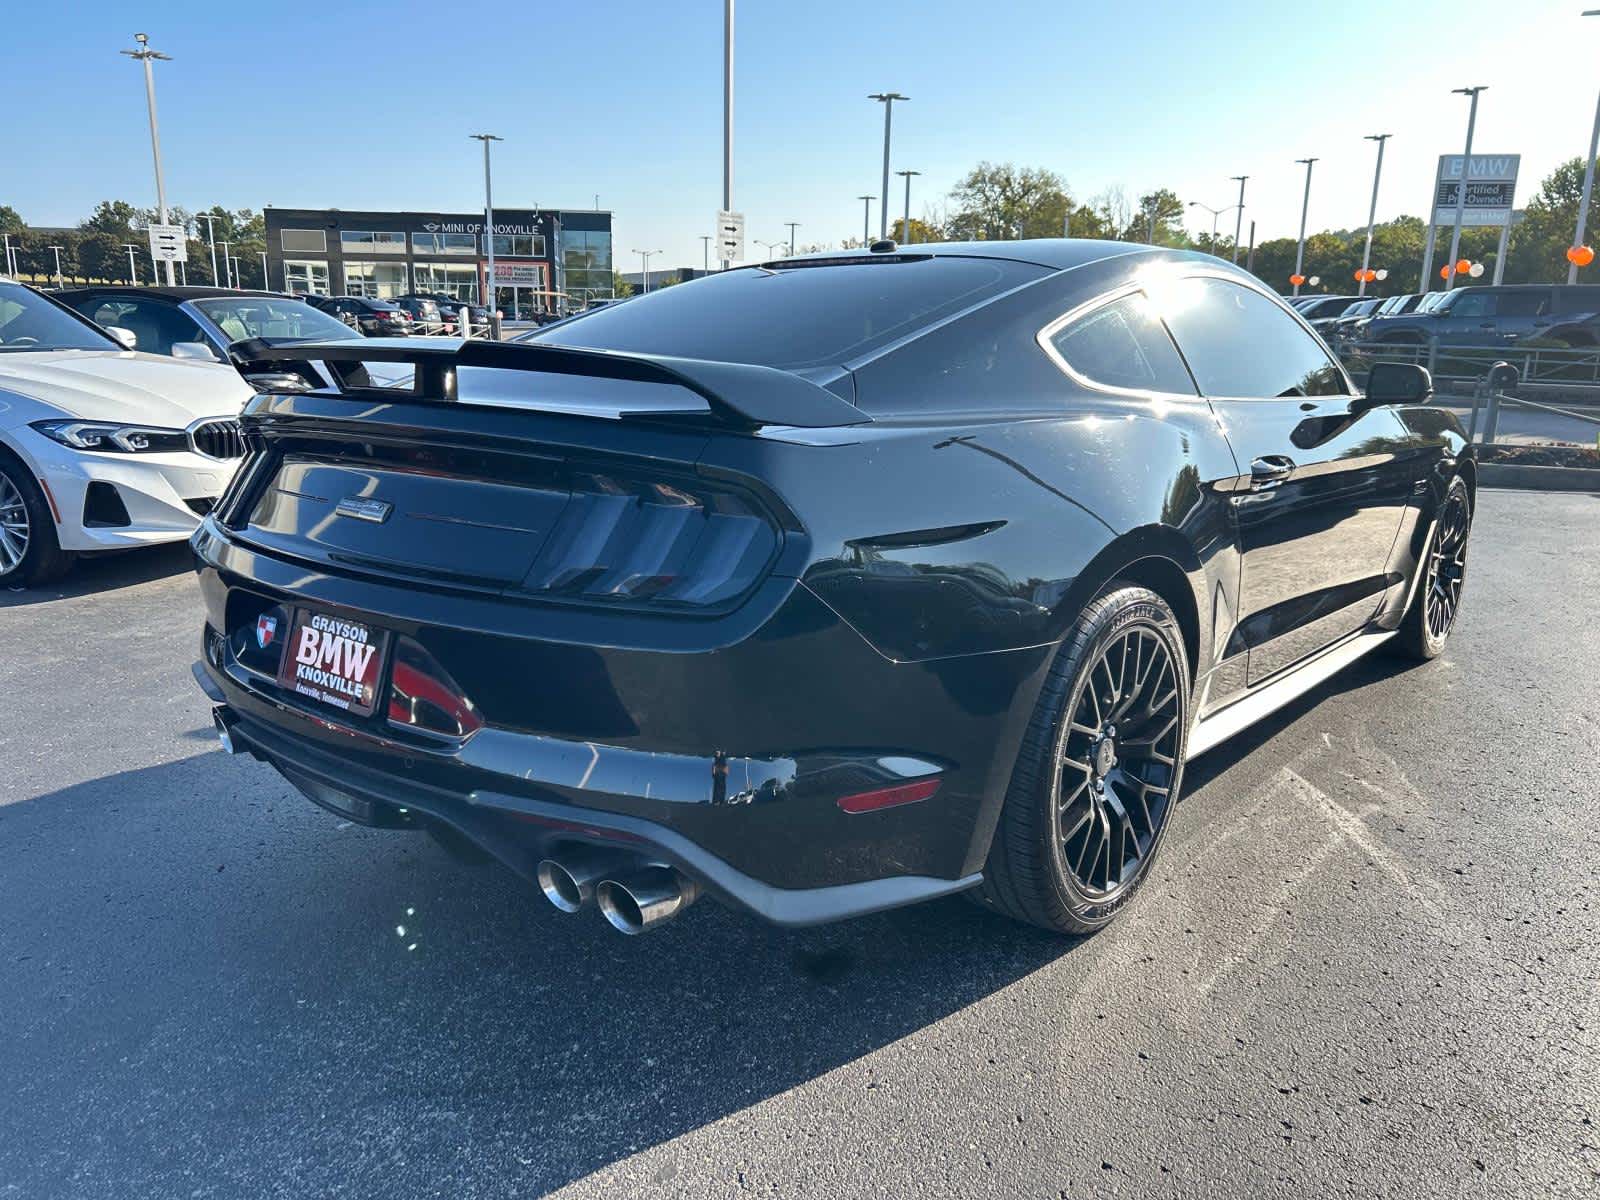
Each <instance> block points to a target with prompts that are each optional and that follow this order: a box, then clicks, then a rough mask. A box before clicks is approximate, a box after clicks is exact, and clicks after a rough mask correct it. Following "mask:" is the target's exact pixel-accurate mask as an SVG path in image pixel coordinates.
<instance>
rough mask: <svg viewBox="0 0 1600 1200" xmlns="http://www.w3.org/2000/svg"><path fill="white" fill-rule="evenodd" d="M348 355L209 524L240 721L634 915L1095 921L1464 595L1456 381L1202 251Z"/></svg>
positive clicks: (310, 770) (1469, 464)
mask: <svg viewBox="0 0 1600 1200" xmlns="http://www.w3.org/2000/svg"><path fill="white" fill-rule="evenodd" d="M320 352H321V353H322V354H323V355H324V359H323V361H325V362H326V363H327V365H328V367H329V369H330V371H331V375H330V378H337V379H340V380H341V381H342V386H340V387H338V388H329V389H325V390H319V391H310V392H300V393H296V394H290V395H264V396H261V397H258V398H257V399H256V400H255V401H253V402H252V404H251V406H250V407H249V408H248V409H247V410H246V414H245V417H244V423H245V428H246V430H247V437H248V441H249V446H250V455H249V458H248V459H247V461H246V464H245V466H244V468H243V469H242V470H241V471H240V472H239V475H238V477H237V479H236V480H235V482H234V484H233V486H232V487H231V489H230V490H229V492H228V494H227V495H226V496H225V497H224V499H223V500H222V502H221V503H220V505H219V507H218V509H217V510H216V511H215V512H214V513H213V514H212V515H211V516H210V517H208V518H207V520H206V521H205V523H204V525H203V526H202V527H201V529H200V530H199V531H198V532H197V533H196V535H195V537H194V541H193V545H194V550H195V553H196V555H197V556H198V568H199V573H200V581H201V586H202V590H203V593H204V597H205V606H206V625H205V631H204V639H203V659H202V661H201V662H200V663H197V664H196V668H195V669H196V676H197V678H198V680H199V682H200V684H201V686H202V687H203V688H204V689H205V690H206V692H207V693H208V694H209V695H210V696H211V697H212V699H213V700H214V701H215V702H216V705H217V708H216V721H217V726H218V730H219V732H220V735H221V737H222V740H223V743H224V745H225V747H227V748H228V749H230V750H232V751H235V752H244V753H249V754H252V755H254V756H255V757H257V758H259V759H261V760H263V761H265V762H268V763H270V764H272V765H273V766H275V767H276V768H277V769H278V770H279V771H281V772H282V773H283V774H284V775H285V776H286V777H287V778H288V779H289V780H290V781H291V782H293V783H294V784H295V785H296V786H297V787H298V788H300V789H301V790H302V791H303V792H304V793H305V794H306V795H307V796H309V797H310V798H311V799H312V800H314V801H316V802H317V803H318V804H321V805H323V806H325V807H327V808H329V809H332V810H334V811H335V812H338V813H340V814H343V815H344V816H346V817H348V818H349V819H351V820H355V821H360V822H365V823H368V824H373V825H381V826H390V827H397V828H404V827H410V828H420V829H426V830H429V831H431V832H433V833H435V834H436V835H438V836H439V837H440V838H441V839H442V840H444V841H445V842H446V843H447V844H450V845H453V846H455V847H457V848H459V849H461V850H464V851H473V852H477V853H480V854H481V853H483V852H488V853H490V854H492V855H494V856H496V857H498V858H499V859H501V860H503V861H504V862H506V863H507V864H509V865H510V866H512V867H513V868H514V869H516V870H518V871H520V872H522V873H523V874H524V875H525V876H527V877H529V878H530V879H537V880H538V881H539V883H540V885H541V886H542V888H543V890H544V892H545V894H546V895H547V896H548V897H549V898H550V899H551V900H552V901H553V902H554V903H555V904H556V905H557V906H558V907H560V908H562V909H565V910H568V911H575V910H577V909H580V908H584V907H586V906H588V905H589V904H591V903H597V904H598V906H599V907H600V909H601V910H602V912H604V913H605V915H606V916H607V918H608V919H609V920H610V921H611V923H612V924H613V925H615V926H616V927H617V928H619V929H622V930H624V931H626V932H638V931H640V930H642V929H648V928H651V927H653V926H655V925H658V924H660V923H661V922H663V921H665V920H668V919H670V918H672V917H673V916H675V915H676V914H677V913H678V912H679V911H681V910H682V909H683V908H684V907H686V906H687V905H688V904H689V903H690V902H691V901H693V900H694V898H695V897H696V896H698V895H700V894H702V893H710V894H712V895H715V896H717V897H719V898H720V899H722V900H723V901H725V902H728V903H731V904H733V905H735V906H740V907H743V908H745V909H748V910H750V911H753V912H755V913H757V914H759V915H761V916H763V917H766V918H767V919H769V920H772V921H775V922H778V923H780V924H785V925H798V924H807V923H812V922H820V921H828V920H833V919H837V918H841V917H847V916H851V915H854V914H859V913H865V912H870V911H874V910H878V909H883V908H888V907H891V906H894V905H901V904H907V903H910V902H913V901H917V900H923V899H927V898H929V897H933V896H940V895H944V894H946V893H951V892H959V891H970V892H972V893H973V895H974V896H975V897H976V898H979V899H981V900H982V901H983V902H984V903H986V904H988V905H990V906H992V907H994V908H996V909H998V910H1000V911H1002V912H1005V913H1009V914H1011V915H1013V916H1015V917H1018V918H1021V919H1023V920H1027V921H1032V922H1035V923H1037V924H1039V925H1043V926H1046V927H1048V928H1051V929H1057V930H1062V931H1072V932H1083V931H1089V930H1093V929H1096V928H1098V927H1099V926H1101V925H1103V924H1104V923H1105V922H1106V921H1108V920H1109V919H1110V918H1111V917H1112V916H1113V915H1114V914H1115V913H1116V912H1117V911H1118V910H1119V909H1120V908H1121V907H1122V906H1123V905H1124V904H1125V903H1126V902H1127V901H1128V899H1129V898H1130V897H1131V896H1132V895H1133V894H1134V893H1135V892H1136V890H1137V889H1138V887H1139V884H1140V882H1141V881H1142V880H1143V879H1144V878H1145V876H1146V875H1147V874H1148V873H1149V869H1150V865H1151V863H1152V861H1153V860H1154V858H1155V856H1156V854H1157V852H1158V851H1159V849H1160V847H1161V842H1162V836H1163V834H1164V832H1165V831H1166V828H1167V826H1168V825H1169V824H1170V821H1171V816H1172V812H1173V807H1174V805H1175V804H1176V803H1177V800H1178V797H1179V794H1180V790H1181V787H1182V782H1183V768H1184V763H1185V762H1186V760H1188V759H1190V758H1192V757H1194V756H1195V755H1197V754H1200V753H1202V752H1203V751H1205V750H1207V749H1209V748H1210V747H1212V746H1215V745H1216V744H1217V743H1218V742H1220V741H1222V740H1223V739H1224V738H1226V737H1228V736H1230V735H1231V734H1233V733H1235V732H1237V731H1239V730H1240V729H1242V728H1244V727H1245V726H1247V725H1248V724H1250V723H1251V722H1253V721H1255V720H1257V719H1259V718H1260V717H1262V716H1263V715H1264V714H1266V713H1268V712H1270V711H1272V710H1273V709H1274V708H1276V707H1278V706H1279V705H1281V704H1283V703H1285V702H1286V701H1287V700H1289V699H1291V698H1292V697H1294V696H1296V695H1298V694H1300V693H1302V692H1304V691H1305V690H1307V689H1308V688H1310V687H1311V686H1313V685H1314V684H1316V683H1318V682H1320V681H1321V680H1323V679H1326V678H1327V677H1328V676H1329V675H1331V674H1332V673H1334V672H1335V671H1337V670H1338V669H1339V668H1340V667H1342V666H1344V665H1345V664H1347V663H1349V662H1351V661H1352V660H1353V659H1354V658H1356V657H1357V656H1359V655H1361V654H1363V653H1365V652H1366V651H1368V650H1370V649H1372V648H1374V647H1376V646H1379V645H1380V644H1384V643H1387V644H1388V646H1389V647H1391V648H1394V649H1399V650H1401V651H1403V652H1404V653H1405V654H1407V655H1410V656H1412V657H1420V658H1429V657H1432V656H1434V655H1436V654H1437V653H1438V652H1439V650H1440V647H1441V646H1442V645H1443V642H1444V639H1445V638H1446V636H1447V635H1448V634H1449V632H1450V628H1451V625H1452V623H1453V621H1454V619H1455V614H1456V610H1457V606H1458V604H1459V601H1460V596H1461V588H1462V582H1463V576H1464V571H1465V564H1466V548H1467V535H1468V530H1469V526H1470V522H1471V517H1472V510H1473V501H1474V487H1475V466H1474V461H1473V458H1472V453H1471V448H1470V446H1469V445H1468V444H1467V442H1466V440H1465V439H1464V438H1463V436H1462V433H1461V430H1460V427H1459V426H1458V424H1457V423H1456V421H1455V419H1454V418H1453V417H1451V416H1450V415H1449V414H1448V413H1446V412H1443V411H1441V410H1439V409H1437V408H1434V407H1429V406H1428V405H1427V404H1426V400H1427V398H1428V392H1429V381H1428V378H1427V374H1426V372H1424V371H1422V370H1421V369H1420V368H1416V367H1409V366H1400V365H1387V366H1379V367H1378V368H1377V369H1375V370H1374V372H1373V374H1372V376H1371V378H1370V380H1369V381H1368V389H1367V391H1366V392H1365V394H1362V393H1360V392H1358V391H1357V390H1356V388H1355V387H1354V386H1353V385H1352V383H1351V380H1350V379H1349V378H1348V377H1347V376H1346V374H1345V372H1344V371H1343V369H1342V368H1341V367H1340V366H1339V365H1338V364H1337V363H1336V362H1335V361H1334V359H1333V358H1332V357H1331V356H1330V355H1329V353H1328V351H1327V349H1326V348H1325V347H1324V345H1323V344H1322V342H1321V341H1320V340H1319V339H1318V338H1317V337H1316V336H1315V335H1314V334H1313V333H1312V332H1311V330H1310V329H1309V327H1308V326H1307V325H1306V324H1305V322H1304V321H1302V320H1301V319H1300V318H1299V317H1298V316H1296V315H1295V314H1294V313H1293V312H1292V311H1291V310H1290V309H1289V308H1287V307H1286V306H1285V305H1284V304H1283V303H1282V302H1281V301H1280V300H1279V299H1278V298H1277V297H1275V296H1273V295H1271V294H1270V293H1268V292H1266V291H1264V290H1263V289H1262V287H1261V285H1260V284H1259V283H1258V282H1257V281H1256V280H1255V279H1254V278H1252V277H1251V276H1249V275H1246V274H1245V273H1243V272H1242V271H1239V270H1237V269H1235V268H1232V267H1230V266H1228V265H1227V264H1226V263H1224V262H1221V261H1219V260H1217V259H1215V258H1210V257H1205V256H1201V255H1195V254H1189V253H1183V252H1173V251H1165V250H1158V249H1153V248H1151V247H1146V246H1126V245H1118V244H1114V243H1106V242H1084V241H1035V242H1028V241H1024V242H997V243H978V244H969V245H933V246H917V247H916V248H915V249H914V251H913V250H897V249H895V248H893V246H892V244H883V243H880V244H879V245H878V246H876V247H874V248H873V250H872V251H868V252H861V253H852V254H844V255H837V256H832V257H813V258H790V259H785V260H783V261H782V262H777V263H770V264H767V265H764V266H756V267H748V268H743V269H738V270H733V271H729V272H725V273H723V274H719V275H714V276H711V277H709V278H705V279H702V280H696V281H693V282H691V283H687V284H683V285H681V286H679V287H676V288H672V289H670V290H666V291H662V292H659V293H653V294H651V295H648V296H644V297H641V298H639V299H637V300H634V301H632V302H630V303H628V304H625V305H618V306H616V307H614V308H611V309H606V310H601V311H598V312H594V313H590V314H588V315H586V316H585V317H583V318H582V319H581V320H577V321H572V322H568V323H566V324H563V325H561V326H557V327H552V328H551V329H549V330H547V331H545V332H543V333H542V334H541V335H540V336H538V337H537V338H535V339H534V340H532V341H531V342H527V343H522V344H518V345H509V344H490V343H481V342H471V343H468V344H465V345H462V344H461V343H459V342H439V343H433V342H428V341H425V340H419V339H410V340H408V341H405V342H398V343H384V342H382V341H374V340H368V341H365V342H361V343H338V344H329V345H327V346H326V347H323V348H321V350H320ZM371 361H386V362H401V363H409V364H412V372H411V375H412V378H411V383H410V386H409V388H408V389H406V390H399V389H396V388H393V387H389V388H378V387H373V386H371V378H372V377H371V376H370V375H369V374H367V373H366V372H364V371H363V370H362V369H361V367H360V363H361V362H371Z"/></svg>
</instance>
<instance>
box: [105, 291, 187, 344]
mask: <svg viewBox="0 0 1600 1200" xmlns="http://www.w3.org/2000/svg"><path fill="white" fill-rule="evenodd" d="M116 324H118V325H120V326H122V327H123V328H124V329H131V330H133V334H134V336H135V337H136V338H138V339H139V340H138V344H137V345H136V346H135V349H137V350H141V351H143V352H144V353H146V354H171V353H172V345H173V343H174V342H203V341H205V340H206V338H205V335H204V334H202V333H201V332H200V326H198V325H196V324H195V323H194V322H193V321H192V320H190V319H189V317H188V315H187V314H185V313H183V312H180V311H179V310H178V309H176V308H174V307H172V306H171V305H168V304H162V303H160V302H159V301H155V300H129V301H126V302H124V304H123V311H122V313H121V314H120V315H119V316H118V317H117V320H116Z"/></svg>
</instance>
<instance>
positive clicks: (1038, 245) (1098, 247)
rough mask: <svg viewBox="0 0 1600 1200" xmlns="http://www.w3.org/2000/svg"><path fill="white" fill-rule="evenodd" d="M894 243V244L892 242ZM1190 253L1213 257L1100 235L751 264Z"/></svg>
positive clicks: (1058, 260)
mask: <svg viewBox="0 0 1600 1200" xmlns="http://www.w3.org/2000/svg"><path fill="white" fill-rule="evenodd" d="M890 244H891V245H892V244H893V243H890ZM1153 253H1166V254H1174V253H1176V254H1188V255H1190V256H1192V257H1195V258H1200V259H1209V258H1211V255H1209V254H1195V253H1193V252H1188V251H1173V250H1172V249H1171V248H1169V247H1166V246H1151V245H1148V244H1146V243H1144V242H1108V241H1101V240H1099V239H1097V238H1022V239H1019V240H1017V241H993V242H916V243H914V244H912V245H909V246H895V247H894V249H893V250H883V251H874V250H833V251H827V250H824V251H819V252H817V253H814V254H793V255H790V256H789V257H788V258H774V259H767V260H764V261H762V262H759V263H751V264H750V265H751V266H754V267H781V266H784V265H785V264H787V265H789V266H795V265H796V264H799V263H806V262H819V261H820V262H841V261H844V260H846V259H854V258H885V257H888V256H889V255H891V254H900V255H910V254H916V255H934V256H937V257H941V258H1003V259H1009V260H1010V261H1012V262H1024V263H1032V264H1033V265H1034V266H1037V267H1050V268H1053V269H1055V270H1060V271H1065V270H1070V269H1071V268H1073V267H1081V266H1084V265H1085V264H1087V263H1092V262H1099V261H1100V260H1101V259H1106V258H1114V257H1116V256H1117V255H1120V254H1153Z"/></svg>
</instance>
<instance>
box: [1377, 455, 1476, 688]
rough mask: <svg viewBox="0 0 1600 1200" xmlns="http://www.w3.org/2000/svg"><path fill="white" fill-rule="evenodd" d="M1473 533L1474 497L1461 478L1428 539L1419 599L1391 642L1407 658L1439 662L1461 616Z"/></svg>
mask: <svg viewBox="0 0 1600 1200" xmlns="http://www.w3.org/2000/svg"><path fill="white" fill-rule="evenodd" d="M1471 534H1472V493H1471V492H1470V491H1469V490H1468V489H1467V484H1466V481H1465V480H1463V479H1462V478H1461V477H1460V476H1459V475H1458V476H1456V478H1454V479H1452V480H1451V481H1450V488H1449V490H1448V491H1447V492H1445V497H1444V501H1443V502H1442V503H1441V504H1440V505H1439V515H1438V517H1437V518H1435V520H1434V525H1433V533H1432V536H1431V537H1430V539H1429V541H1428V550H1427V557H1426V558H1425V559H1424V561H1423V563H1422V566H1421V568H1420V570H1421V571H1422V578H1421V579H1419V580H1418V581H1417V585H1416V586H1417V595H1416V598H1415V599H1414V600H1413V601H1412V602H1411V609H1410V611H1408V612H1407V613H1406V615H1405V619H1404V620H1403V621H1402V622H1401V623H1400V629H1399V636H1397V637H1395V638H1394V639H1393V641H1392V642H1391V643H1390V644H1391V646H1392V647H1393V649H1394V651H1395V653H1397V654H1399V655H1401V656H1402V657H1405V658H1414V659H1421V660H1423V661H1426V660H1428V659H1431V658H1437V657H1438V655H1439V653H1440V652H1441V651H1442V650H1443V649H1444V644H1445V640H1446V639H1447V638H1448V637H1449V636H1450V631H1451V630H1452V629H1454V628H1455V624H1456V618H1457V616H1459V615H1460V612H1461V593H1462V589H1463V587H1464V585H1465V584H1466V579H1467V543H1468V539H1469V538H1470V537H1471Z"/></svg>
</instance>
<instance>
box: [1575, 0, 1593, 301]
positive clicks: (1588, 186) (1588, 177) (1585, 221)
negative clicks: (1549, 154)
mask: <svg viewBox="0 0 1600 1200" xmlns="http://www.w3.org/2000/svg"><path fill="white" fill-rule="evenodd" d="M1583 15H1584V16H1586V17H1600V8H1589V9H1585V10H1584V13H1583ZM1596 154H1600V101H1596V102H1595V106H1594V131H1593V132H1592V133H1590V135H1589V157H1588V158H1586V159H1585V160H1584V163H1583V196H1582V198H1581V199H1579V201H1578V232H1577V233H1576V235H1574V237H1573V239H1572V248H1573V249H1574V250H1576V249H1577V248H1578V247H1579V246H1581V245H1583V235H1584V234H1585V233H1587V232H1588V226H1589V197H1590V196H1591V195H1593V194H1594V158H1595V155H1596ZM1567 282H1568V283H1577V282H1578V264H1577V262H1575V261H1572V260H1569V261H1568V263H1567Z"/></svg>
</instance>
